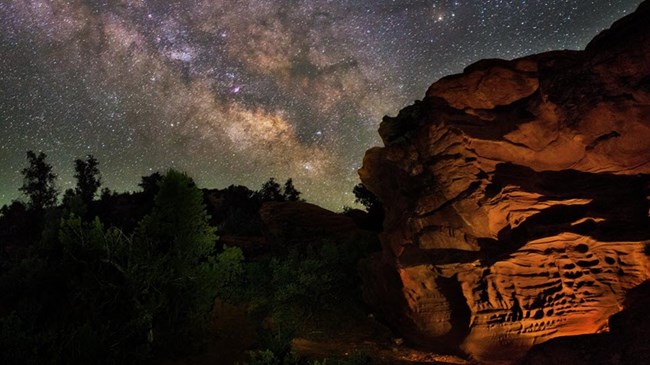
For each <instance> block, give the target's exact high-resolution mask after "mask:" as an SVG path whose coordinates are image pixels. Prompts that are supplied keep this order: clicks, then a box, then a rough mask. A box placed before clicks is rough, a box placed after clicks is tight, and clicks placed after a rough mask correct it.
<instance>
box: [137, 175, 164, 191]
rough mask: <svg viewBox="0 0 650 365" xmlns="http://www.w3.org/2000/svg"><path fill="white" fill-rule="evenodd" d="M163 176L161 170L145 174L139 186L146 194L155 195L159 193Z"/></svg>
mask: <svg viewBox="0 0 650 365" xmlns="http://www.w3.org/2000/svg"><path fill="white" fill-rule="evenodd" d="M162 178H163V177H162V175H161V174H160V172H158V171H156V172H154V173H153V174H151V175H148V176H143V177H142V180H141V181H140V183H139V184H138V186H139V187H141V188H142V192H144V194H145V195H146V196H151V197H154V196H155V195H156V194H158V184H159V183H160V181H161V180H162Z"/></svg>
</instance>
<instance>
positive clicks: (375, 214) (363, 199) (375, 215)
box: [352, 183, 384, 232]
mask: <svg viewBox="0 0 650 365" xmlns="http://www.w3.org/2000/svg"><path fill="white" fill-rule="evenodd" d="M352 192H353V193H354V197H355V199H354V202H355V203H359V204H362V205H363V206H365V207H366V211H367V212H368V219H369V222H368V223H367V228H369V229H371V230H374V231H378V232H379V231H381V230H382V229H383V221H384V206H383V205H382V204H381V201H380V200H379V199H378V198H377V196H376V195H375V194H373V192H372V191H370V190H368V188H366V186H365V185H363V184H361V183H360V184H357V185H356V186H355V187H354V189H352Z"/></svg>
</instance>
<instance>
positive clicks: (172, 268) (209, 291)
mask: <svg viewBox="0 0 650 365" xmlns="http://www.w3.org/2000/svg"><path fill="white" fill-rule="evenodd" d="M208 220H209V216H208V214H207V212H206V208H205V205H204V203H203V193H202V192H201V190H199V189H198V188H197V187H196V185H195V184H194V182H193V181H192V179H190V178H189V177H188V176H187V175H186V174H184V173H181V172H178V171H175V170H169V171H168V172H167V173H166V174H165V176H164V177H163V178H162V180H161V182H160V184H159V191H158V194H157V195H156V197H155V199H154V208H153V210H152V211H151V214H149V215H148V216H146V217H145V218H143V220H142V221H141V223H140V225H139V227H138V228H137V230H136V236H135V241H136V242H135V244H134V248H133V249H134V255H135V261H136V262H134V263H133V264H132V265H134V266H133V267H135V268H136V271H135V277H136V281H137V282H138V283H139V286H140V287H139V289H138V291H139V292H141V293H143V296H142V298H141V300H140V302H141V303H142V305H144V306H145V307H147V308H151V312H150V314H151V336H150V337H151V341H152V343H153V344H154V346H156V347H157V348H159V349H173V348H176V349H179V347H178V346H180V345H188V344H189V343H188V341H190V340H191V339H192V338H193V336H192V335H193V334H195V329H196V328H198V327H200V326H201V325H202V324H205V323H207V320H206V316H207V315H208V313H209V311H210V309H211V306H212V303H213V300H214V290H215V287H214V286H215V281H216V280H215V270H213V267H212V265H210V261H212V260H211V259H210V258H209V256H210V254H211V253H212V252H213V250H214V244H215V241H216V238H217V237H216V235H215V229H214V228H213V227H211V226H210V225H209V224H208ZM181 339H184V340H187V341H183V340H181Z"/></svg>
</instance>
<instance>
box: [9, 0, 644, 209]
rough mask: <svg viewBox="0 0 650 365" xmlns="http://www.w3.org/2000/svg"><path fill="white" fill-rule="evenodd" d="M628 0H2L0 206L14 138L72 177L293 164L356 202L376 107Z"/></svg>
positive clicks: (14, 176) (66, 178)
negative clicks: (89, 160) (92, 168)
mask: <svg viewBox="0 0 650 365" xmlns="http://www.w3.org/2000/svg"><path fill="white" fill-rule="evenodd" d="M640 2H641V1H640V0H636V1H627V0H621V1H586V0H580V1H566V0H565V1H560V0H556V1H550V0H549V1H541V0H540V1H530V0H529V1H499V0H492V1H489V0H488V1H461V0H458V1H418V0H412V1H379V0H376V1H326V0H312V1H297V0H296V1H288V0H284V1H259V0H258V1H256V0H238V1H230V0H229V1H217V0H210V1H208V0H203V1H201V0H197V1H189V0H187V1H170V0H139V1H137V0H133V1H127V0H123V1H119V0H106V1H89V0H86V1H74V0H72V1H57V0H53V1H46V0H0V171H1V174H0V204H2V203H6V202H8V201H10V200H11V199H14V198H17V197H18V196H19V193H18V187H19V186H20V185H21V181H22V180H21V176H20V172H19V171H20V169H21V168H22V167H24V166H25V164H26V162H25V161H26V159H25V151H27V150H30V149H31V150H42V151H44V152H46V153H47V154H48V156H49V159H50V161H51V162H52V164H53V165H54V168H55V170H56V172H57V173H58V174H59V181H58V184H59V187H60V189H65V188H68V187H71V186H73V184H74V182H73V178H72V169H73V163H72V161H73V160H74V159H75V158H80V157H83V156H85V155H86V154H89V153H90V154H93V155H95V156H96V157H97V158H98V160H99V161H100V163H101V165H100V169H101V170H102V173H103V176H104V182H105V184H104V185H105V186H107V187H109V188H111V189H114V190H118V191H127V190H134V189H136V184H137V183H138V182H139V180H140V176H143V175H148V174H150V173H151V172H153V171H157V170H161V171H162V170H165V169H167V168H169V167H175V168H178V169H181V170H184V171H187V172H188V173H189V174H190V175H191V176H193V177H194V178H195V179H196V180H197V182H198V183H199V185H200V186H203V187H215V188H221V187H225V186H227V185H230V184H242V185H247V186H249V187H251V188H259V187H260V185H261V184H262V182H263V181H265V180H266V179H268V178H269V177H271V176H273V177H276V178H277V179H278V180H284V179H286V178H288V177H292V178H293V179H294V182H295V184H296V186H297V187H298V189H299V190H301V191H303V193H304V196H305V198H307V199H308V200H309V201H313V202H315V203H318V204H321V205H323V206H325V207H328V208H331V209H336V210H340V209H341V208H342V207H343V206H344V205H352V202H353V196H352V194H351V190H352V187H353V186H354V185H355V184H356V183H357V182H358V177H357V174H356V170H357V169H358V168H359V167H360V165H361V162H362V158H363V154H364V152H365V150H367V149H368V148H370V147H371V146H373V145H379V144H380V140H379V137H378V135H377V132H376V130H377V128H378V125H379V122H380V121H381V117H382V116H383V115H384V114H393V115H394V114H396V113H397V111H398V110H399V109H400V108H402V107H404V106H405V105H408V104H410V103H411V102H412V101H413V100H415V99H419V98H421V97H422V96H423V94H424V92H425V90H426V89H427V87H428V86H429V85H430V84H431V83H432V82H433V81H435V80H436V79H438V78H440V77H442V76H444V75H447V74H450V73H457V72H460V71H461V70H462V69H463V68H464V67H465V66H467V65H469V64H471V63H472V62H475V61H477V60H479V59H482V58H506V59H510V58H514V57H519V56H523V55H526V54H531V53H539V52H542V51H547V50H551V49H565V48H568V49H580V48H583V47H584V46H585V45H586V44H587V42H588V41H589V40H590V39H591V38H592V37H593V36H594V35H596V34H597V33H598V32H599V31H601V30H602V29H604V28H606V27H608V26H609V25H610V24H611V23H612V22H613V21H615V20H616V19H618V18H620V17H622V16H624V15H625V14H627V13H630V12H631V11H633V10H634V9H635V8H636V6H638V4H639V3H640Z"/></svg>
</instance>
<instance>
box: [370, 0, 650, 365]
mask: <svg viewBox="0 0 650 365" xmlns="http://www.w3.org/2000/svg"><path fill="white" fill-rule="evenodd" d="M648 19H650V2H648V1H646V2H644V3H643V4H642V5H641V6H640V7H639V9H638V10H637V11H636V12H635V13H634V14H632V15H630V16H628V17H626V18H623V19H621V20H620V21H618V22H617V23H615V24H614V25H613V26H612V28H611V29H610V30H607V31H605V32H603V33H601V34H600V35H599V36H597V37H596V38H595V39H594V40H593V41H592V42H591V43H590V44H589V46H588V47H587V48H586V50H585V51H580V52H578V51H559V52H549V53H545V54H540V55H535V56H530V57H525V58H522V59H517V60H513V61H503V60H485V61H481V62H478V63H476V64H474V65H472V66H470V67H468V68H467V69H466V70H465V71H464V73H463V74H460V75H454V76H450V77H447V78H444V79H442V80H440V81H438V82H436V83H435V84H433V85H432V86H431V87H430V88H429V90H428V91H427V93H426V97H425V98H424V100H423V101H419V102H416V103H415V104H414V105H412V106H409V107H407V108H405V109H403V110H402V111H400V113H399V115H398V116H397V117H395V118H390V117H385V118H384V121H383V122H382V124H381V126H380V130H379V132H380V134H381V137H382V139H383V141H384V145H385V147H383V148H374V149H371V150H369V151H368V152H367V153H366V156H365V159H364V166H363V168H362V169H361V170H360V171H359V174H360V176H361V179H362V181H363V183H364V184H365V185H366V186H367V187H368V188H369V189H370V190H371V191H373V192H374V193H375V194H377V195H378V197H379V198H380V199H381V200H382V202H383V203H384V207H385V210H386V218H385V221H384V229H385V231H384V233H382V236H381V239H382V245H383V254H382V255H381V257H377V258H375V260H373V261H372V262H371V263H370V264H369V266H368V267H367V268H366V271H365V277H366V289H365V296H366V299H367V300H368V301H369V303H373V305H374V306H375V307H376V310H377V311H378V312H380V314H381V315H382V316H383V318H385V319H386V320H387V321H388V322H389V323H391V324H392V325H393V326H395V327H396V328H397V329H398V330H400V331H401V332H402V333H403V334H404V335H405V336H406V337H407V338H408V339H410V340H412V341H415V342H418V343H420V344H422V345H425V346H429V347H433V348H440V347H450V348H452V349H453V348H460V349H462V351H464V352H465V353H467V354H469V355H471V356H472V357H474V358H476V359H479V360H484V361H506V362H509V361H514V360H515V359H518V358H520V357H521V356H523V355H524V354H525V352H526V351H527V350H528V349H529V348H530V347H531V346H533V345H535V344H538V343H542V342H544V341H546V340H549V339H551V338H554V337H559V336H569V335H581V334H590V333H597V332H603V331H607V330H608V325H607V323H608V322H607V321H608V319H609V317H610V316H612V315H613V314H615V313H617V312H619V311H621V310H622V309H623V308H624V298H625V295H626V293H627V292H628V291H629V290H631V289H632V288H634V287H636V286H638V285H640V284H641V283H643V282H644V281H646V280H648V279H650V256H649V254H650V249H649V248H648V247H650V246H649V245H650V218H649V215H650V212H649V208H650V27H648V26H647V21H648Z"/></svg>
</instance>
